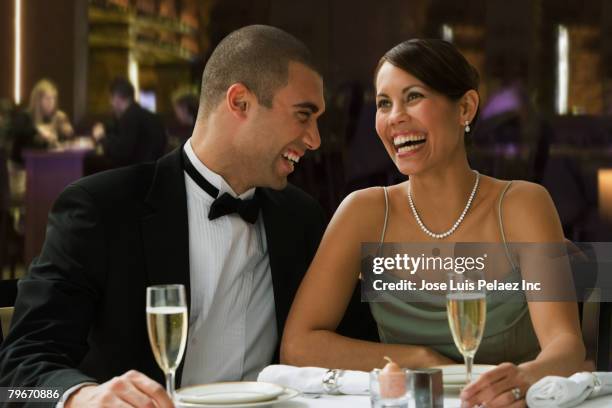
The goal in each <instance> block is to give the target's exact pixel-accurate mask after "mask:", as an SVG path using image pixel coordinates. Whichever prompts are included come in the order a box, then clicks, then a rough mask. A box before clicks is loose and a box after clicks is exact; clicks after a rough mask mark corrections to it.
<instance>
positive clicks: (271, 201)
mask: <svg viewBox="0 0 612 408" xmlns="http://www.w3.org/2000/svg"><path fill="white" fill-rule="evenodd" d="M257 193H258V194H259V199H260V202H261V212H262V216H263V221H264V227H265V229H266V240H267V244H268V256H269V259H270V270H271V272H272V287H273V289H274V303H275V307H276V325H277V329H278V334H279V336H280V335H281V334H282V329H283V326H284V322H285V320H286V318H287V314H288V312H289V307H290V301H291V299H288V297H289V295H288V293H287V291H288V288H289V287H290V284H291V282H290V278H291V276H292V271H291V270H289V269H291V264H290V263H288V262H286V259H285V257H286V256H290V254H291V253H292V252H293V251H292V248H293V246H294V244H295V243H294V242H293V241H292V237H291V234H290V233H288V231H289V227H290V226H291V219H290V217H289V215H288V214H287V212H286V211H285V208H284V207H283V203H282V198H283V197H282V195H281V194H279V193H278V192H273V191H271V190H268V189H265V188H260V189H257ZM293 249H294V250H295V248H293Z"/></svg>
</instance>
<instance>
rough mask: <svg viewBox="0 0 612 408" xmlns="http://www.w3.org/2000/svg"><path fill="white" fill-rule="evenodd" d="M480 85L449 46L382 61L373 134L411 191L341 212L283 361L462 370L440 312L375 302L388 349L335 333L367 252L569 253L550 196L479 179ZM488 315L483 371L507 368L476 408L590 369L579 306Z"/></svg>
mask: <svg viewBox="0 0 612 408" xmlns="http://www.w3.org/2000/svg"><path fill="white" fill-rule="evenodd" d="M478 81H479V79H478V73H477V71H476V70H475V69H474V68H473V67H472V66H471V65H470V64H469V63H468V62H467V61H466V60H465V58H464V57H463V56H462V55H461V54H460V53H459V52H458V51H457V50H456V49H455V48H454V47H453V46H452V45H451V44H450V43H447V42H445V41H441V40H410V41H406V42H404V43H401V44H399V45H397V46H396V47H394V48H393V49H391V50H390V51H389V52H387V53H386V54H385V56H383V58H382V59H381V60H380V62H379V64H378V66H377V68H376V72H375V86H376V104H377V113H376V131H377V133H378V136H379V138H380V139H381V141H382V143H383V145H384V147H385V148H386V150H387V152H388V154H389V156H390V157H391V159H392V160H393V162H394V163H395V165H396V166H397V168H398V169H399V171H400V172H401V173H403V174H405V175H406V176H409V177H410V180H409V181H405V182H402V183H400V184H397V185H394V186H390V187H385V188H378V187H375V188H368V189H365V190H360V191H356V192H354V193H352V194H350V195H349V196H348V197H347V198H346V199H345V200H344V201H343V203H342V204H341V205H340V207H339V208H338V210H337V212H336V214H335V215H334V217H333V219H332V221H331V222H330V224H329V226H328V229H327V231H326V233H325V235H324V237H323V241H322V242H321V245H320V247H319V250H318V252H317V255H316V256H315V258H314V260H313V262H312V264H311V266H310V268H309V271H308V273H307V275H306V277H305V279H304V281H303V282H302V285H301V287H300V290H299V292H298V294H297V296H296V299H295V302H294V304H293V307H292V309H291V312H290V315H289V318H288V321H287V324H286V326H285V332H284V334H283V340H282V346H281V360H282V361H284V362H285V363H288V364H292V365H298V366H307V365H314V366H322V367H337V368H346V369H357V370H371V369H372V368H374V367H380V365H381V362H382V361H383V356H390V357H391V358H392V359H393V360H395V361H396V362H397V363H398V364H400V365H401V366H403V367H408V368H419V367H430V366H436V365H443V364H455V363H460V362H461V361H462V359H461V355H460V354H458V352H457V351H456V348H455V347H454V344H453V341H452V337H451V334H450V330H449V327H448V322H447V318H446V312H445V310H444V309H443V308H438V309H436V308H427V307H423V304H419V303H402V302H395V303H393V302H386V303H371V304H370V306H371V309H372V314H373V316H374V318H375V319H376V321H377V324H378V328H379V333H380V337H381V343H373V342H365V341H361V340H356V339H350V338H347V337H343V336H340V335H338V334H336V333H335V332H334V331H335V329H336V327H337V325H338V323H339V321H340V320H341V318H342V316H343V314H344V312H345V309H346V306H347V304H348V302H349V300H350V297H351V294H352V292H353V290H354V288H355V285H356V284H357V282H358V279H359V275H360V257H361V243H362V242H403V243H423V242H447V243H457V242H487V243H499V244H500V245H504V246H505V245H506V242H530V243H559V244H561V243H563V240H564V237H563V231H562V228H561V224H560V222H559V217H558V214H557V212H556V209H555V207H554V204H553V202H552V200H551V198H550V196H549V194H548V192H547V191H546V190H545V189H544V188H543V187H542V186H540V185H537V184H533V183H529V182H525V181H512V182H508V181H502V180H498V179H495V178H492V177H488V176H485V175H479V174H478V173H477V172H475V171H473V170H472V169H471V168H470V165H469V163H468V159H467V154H466V148H465V138H466V137H468V136H469V133H470V131H471V129H473V127H474V125H475V122H476V120H477V116H478V106H479V95H478V91H477V89H478ZM503 262H504V263H505V265H503V266H502V267H501V268H500V269H505V270H507V271H513V273H514V274H516V276H519V277H520V276H521V275H522V278H523V279H526V280H537V277H538V275H537V274H538V271H535V270H534V268H526V267H525V265H523V264H522V263H523V262H522V261H519V262H515V261H514V260H513V259H512V258H511V257H508V258H507V259H504V260H503ZM511 275H512V273H511ZM529 278H531V279H529ZM487 314H488V316H487V325H486V329H485V333H484V338H483V341H482V343H481V346H480V349H479V351H478V353H477V354H476V362H486V363H491V364H498V366H497V367H496V368H495V369H493V370H491V371H489V372H488V373H486V374H485V375H482V376H480V377H479V379H478V380H477V381H475V382H473V383H472V384H471V385H470V386H469V387H467V388H466V389H464V390H463V392H462V394H461V397H462V399H463V400H464V402H465V403H466V404H467V405H468V406H474V405H479V404H483V403H484V404H486V406H487V407H496V406H511V407H524V406H525V400H524V396H525V393H526V391H527V389H528V388H529V386H530V385H531V384H533V383H534V382H535V381H537V380H539V379H540V378H542V377H543V376H546V375H562V376H565V375H570V374H573V373H575V372H576V371H579V370H580V368H581V367H582V365H583V363H584V359H585V348H584V344H583V342H582V336H581V332H580V327H579V322H578V310H577V306H576V303H572V302H560V301H559V302H526V301H523V302H497V303H495V302H493V301H491V302H489V301H488V304H487Z"/></svg>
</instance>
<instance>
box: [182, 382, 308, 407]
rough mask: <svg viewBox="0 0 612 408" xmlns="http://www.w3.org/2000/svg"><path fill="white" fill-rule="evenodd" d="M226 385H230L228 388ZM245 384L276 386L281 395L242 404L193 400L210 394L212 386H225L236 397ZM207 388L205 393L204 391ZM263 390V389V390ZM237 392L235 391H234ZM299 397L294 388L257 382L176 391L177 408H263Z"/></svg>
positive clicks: (196, 387)
mask: <svg viewBox="0 0 612 408" xmlns="http://www.w3.org/2000/svg"><path fill="white" fill-rule="evenodd" d="M225 384H228V385H227V386H226V385H225ZM244 384H259V386H254V387H255V388H257V387H260V386H261V384H265V385H266V386H275V387H280V388H281V393H280V394H278V395H276V396H274V397H272V398H269V399H265V400H261V399H258V400H257V401H255V400H253V399H252V398H251V399H250V401H248V402H247V401H242V402H225V403H223V402H222V403H219V402H196V400H194V399H193V396H194V395H195V396H202V395H204V392H206V393H208V390H209V389H210V387H211V386H213V385H215V386H219V385H224V387H225V388H224V390H225V391H227V392H228V394H230V395H233V396H236V395H237V394H236V393H242V392H243V391H244V390H245V387H244ZM205 388H206V390H205V391H203V390H204V389H205ZM261 389H263V388H261ZM234 390H235V391H234ZM271 390H272V388H269V391H271ZM186 392H188V394H189V396H188V397H187V399H188V400H189V402H188V401H185V400H184V397H185V395H186ZM298 395H300V392H299V391H297V390H294V389H293V388H286V387H285V388H284V387H281V386H280V385H276V384H269V383H257V382H251V383H247V382H235V383H216V384H208V385H195V386H191V387H185V388H181V389H180V390H177V391H176V401H175V403H176V406H177V408H180V407H185V408H251V407H263V406H269V405H272V404H276V403H278V402H281V401H287V400H290V399H292V398H295V397H297V396H298ZM197 401H202V400H201V399H197ZM225 401H227V399H225Z"/></svg>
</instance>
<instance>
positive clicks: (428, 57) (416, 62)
mask: <svg viewBox="0 0 612 408" xmlns="http://www.w3.org/2000/svg"><path fill="white" fill-rule="evenodd" d="M385 62H388V63H390V64H392V65H394V66H396V67H397V68H400V69H403V70H404V71H406V72H408V73H409V74H411V75H413V76H414V77H416V78H417V79H419V80H420V81H421V82H423V83H424V84H425V85H427V86H428V87H429V88H431V89H433V90H434V91H436V92H438V93H440V94H442V95H446V96H447V97H448V98H449V99H451V100H453V101H457V100H459V99H460V98H461V97H462V96H463V95H464V94H465V93H466V92H467V91H469V90H470V89H473V90H475V91H476V92H478V84H479V82H480V77H479V75H478V71H477V70H476V68H474V67H473V66H472V65H470V63H469V62H467V60H466V59H465V57H464V56H463V55H462V54H461V53H460V52H459V51H458V50H457V49H456V48H455V47H454V46H453V45H452V44H451V43H449V42H448V41H444V40H438V39H418V38H417V39H412V40H408V41H404V42H403V43H400V44H398V45H396V46H395V47H393V48H391V49H390V50H389V51H387V53H386V54H385V55H383V57H382V58H381V59H380V61H379V62H378V65H377V66H376V71H375V72H374V81H375V82H376V77H377V76H378V71H379V70H380V67H382V65H383V64H384V63H385ZM478 112H479V110H477V111H476V115H474V119H472V122H471V123H470V127H471V128H472V129H474V126H475V125H476V121H477V119H478Z"/></svg>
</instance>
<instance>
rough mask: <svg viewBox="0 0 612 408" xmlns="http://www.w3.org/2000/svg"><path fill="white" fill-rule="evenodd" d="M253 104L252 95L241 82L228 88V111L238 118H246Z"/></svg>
mask: <svg viewBox="0 0 612 408" xmlns="http://www.w3.org/2000/svg"><path fill="white" fill-rule="evenodd" d="M251 103H252V93H251V91H249V89H248V88H247V87H246V86H245V85H244V84H241V83H240V82H238V83H235V84H233V85H232V86H230V87H229V88H227V92H226V93H225V104H226V106H227V109H228V111H229V112H230V113H231V114H232V115H234V116H236V117H238V118H245V117H246V116H247V113H248V111H249V109H250V108H251Z"/></svg>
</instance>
